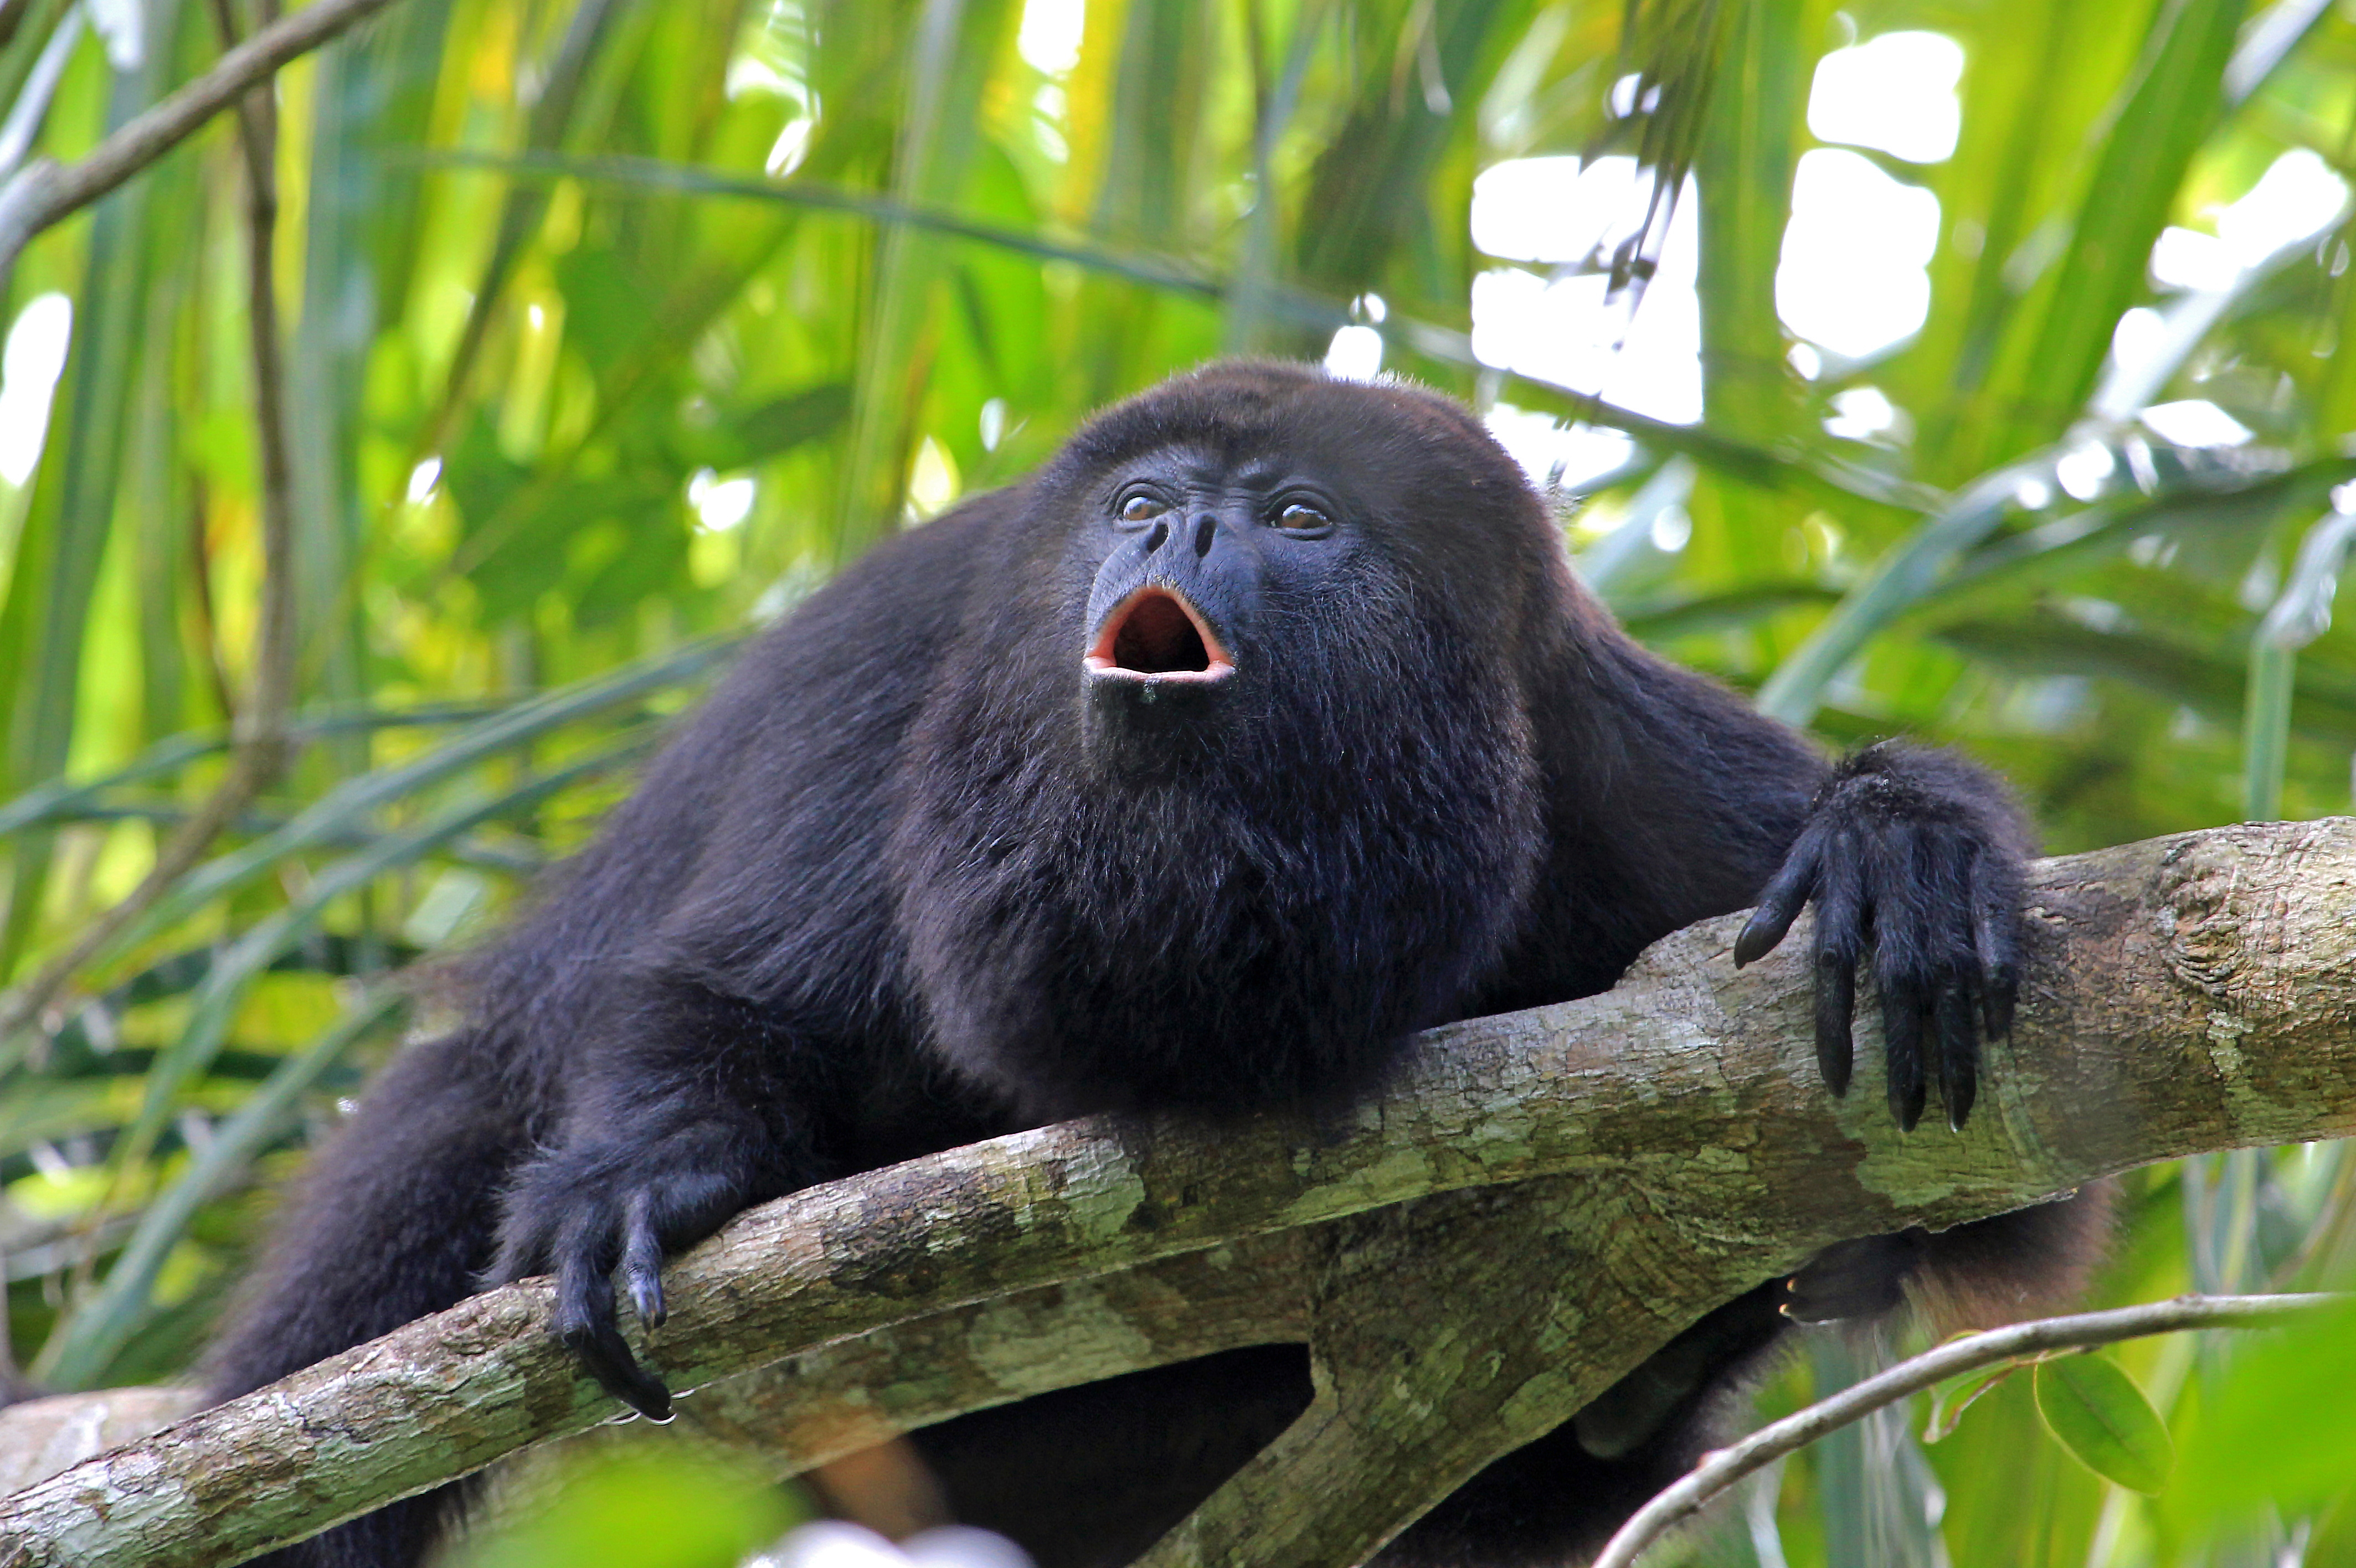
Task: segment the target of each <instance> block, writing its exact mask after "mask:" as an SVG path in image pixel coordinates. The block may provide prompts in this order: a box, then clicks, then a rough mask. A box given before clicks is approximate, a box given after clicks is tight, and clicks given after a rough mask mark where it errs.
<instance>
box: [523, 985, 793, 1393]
mask: <svg viewBox="0 0 2356 1568" xmlns="http://www.w3.org/2000/svg"><path fill="white" fill-rule="evenodd" d="M601 1026H602V1028H603V1029H604V1033H603V1034H602V1035H601V1036H600V1037H598V1038H597V1039H595V1040H592V1041H591V1042H590V1048H589V1050H588V1051H587V1052H586V1053H585V1054H586V1061H585V1063H584V1066H583V1067H582V1069H581V1071H580V1072H579V1074H578V1081H577V1082H575V1083H572V1084H569V1085H567V1093H568V1094H569V1096H570V1098H569V1102H568V1104H567V1106H566V1111H565V1121H564V1126H563V1128H562V1131H561V1132H560V1133H559V1134H558V1136H557V1137H556V1139H555V1142H554V1145H553V1147H550V1148H548V1149H546V1150H544V1151H543V1152H541V1154H539V1155H537V1156H536V1157H534V1158H532V1159H531V1160H530V1162H529V1163H528V1164H526V1165H525V1166H524V1167H523V1168H522V1169H521V1170H520V1171H519V1173H518V1175H517V1176H516V1179H515V1180H514V1181H513V1182H512V1183H510V1184H509V1189H508V1192H507V1195H506V1199H505V1201H504V1204H503V1206H502V1212H501V1215H500V1219H499V1243H498V1261H497V1262H496V1263H495V1264H493V1265H492V1269H491V1276H492V1277H493V1278H494V1279H496V1280H498V1281H501V1282H505V1281H508V1280H512V1279H519V1278H521V1277H523V1276H524V1275H531V1274H541V1273H552V1274H553V1275H555V1276H556V1317H555V1324H554V1328H555V1332H556V1335H557V1337H558V1338H559V1339H562V1340H563V1341H564V1343H565V1344H566V1346H567V1347H569V1348H570V1349H572V1350H573V1353H574V1354H575V1355H577V1356H579V1357H580V1358H581V1360H582V1363H583V1365H584V1367H585V1368H586V1369H587V1371H589V1372H590V1374H591V1375H592V1376H594V1378H596V1380H597V1381H598V1382H599V1383H601V1384H603V1385H604V1387H605V1391H606V1392H609V1393H611V1394H612V1395H613V1396H614V1397H615V1398H616V1399H618V1400H621V1401H622V1402H623V1403H626V1404H628V1405H630V1406H631V1407H632V1408H633V1409H635V1410H637V1412H638V1413H640V1414H642V1415H645V1416H647V1417H648V1419H650V1420H655V1421H663V1420H668V1419H669V1415H670V1391H669V1389H668V1388H667V1387H665V1386H664V1383H663V1381H662V1380H661V1379H660V1378H659V1377H657V1376H656V1375H655V1374H653V1373H652V1372H649V1371H647V1370H646V1368H644V1367H643V1366H641V1365H639V1363H638V1360H637V1356H636V1355H634V1354H633V1353H632V1352H631V1350H630V1348H629V1345H628V1344H627V1342H626V1341H625V1340H624V1339H623V1338H622V1332H621V1328H620V1322H619V1315H618V1312H617V1307H616V1296H615V1290H614V1276H615V1275H616V1274H617V1273H618V1274H619V1275H620V1276H621V1279H622V1283H623V1285H624V1286H625V1288H626V1289H627V1291H628V1293H629V1296H630V1304H631V1306H632V1307H635V1308H636V1309H637V1314H638V1317H639V1318H640V1319H641V1320H642V1321H643V1322H645V1323H646V1324H647V1325H648V1327H649V1328H651V1327H655V1326H657V1325H659V1324H660V1323H661V1322H662V1320H663V1317H664V1316H665V1311H666V1309H665V1307H664V1303H663V1293H662V1273H661V1271H662V1262H663V1259H664V1258H666V1257H667V1256H669V1254H671V1253H676V1252H678V1251H680V1249H681V1248H684V1247H689V1246H692V1245H693V1244H694V1243H697V1242H700V1241H701V1240H702V1239H703V1238H704V1237H706V1236H708V1235H710V1234H712V1232H714V1231H716V1230H718V1229H719V1228H720V1227H721V1225H722V1224H723V1223H724V1222H726V1221H727V1220H728V1219H729V1218H730V1217H731V1216H733V1215H734V1214H736V1213H738V1212H740V1211H743V1210H744V1209H745V1208H747V1207H749V1206H750V1205H752V1204H755V1203H759V1202H764V1201H766V1200H768V1199H771V1198H776V1197H781V1196H783V1195H784V1194H786V1193H787V1192H792V1191H794V1190H796V1189H799V1188H802V1187H807V1186H809V1184H810V1183H811V1182H813V1181H816V1180H819V1179H822V1178H823V1177H824V1176H825V1175H827V1174H829V1173H828V1172H827V1171H825V1170H824V1169H823V1168H821V1166H820V1165H819V1160H818V1157H817V1155H816V1152H815V1148H816V1145H815V1140H814V1138H813V1137H812V1136H811V1130H810V1129H811V1120H810V1118H809V1116H808V1115H807V1114H806V1111H805V1106H804V1103H803V1102H804V1100H805V1097H806V1096H805V1095H804V1093H802V1092H801V1086H802V1085H803V1084H804V1083H806V1082H807V1081H808V1080H809V1078H810V1077H811V1076H813V1075H814V1074H815V1072H817V1071H818V1060H817V1059H818V1056H819V1053H818V1051H816V1050H815V1049H813V1048H812V1047H811V1046H810V1044H809V1042H808V1041H806V1040H800V1039H798V1037H797V1036H796V1035H795V1034H794V1032H793V1031H792V1030H791V1029H789V1028H787V1027H786V1026H785V1025H784V1024H783V1023H782V1022H781V1021H780V1020H779V1019H777V1018H776V1016H774V1015H773V1014H771V1013H769V1012H768V1011H766V1009H765V1008H762V1007H761V1006H760V1005H759V1004H757V1003H755V1002H752V1001H749V1000H746V999H745V998H743V997H733V996H728V995H725V994H723V993H722V992H719V991H716V990H713V989H712V988H711V987H709V986H707V985H705V984H703V983H701V981H700V980H697V979H694V978H691V977H688V976H682V975H678V974H671V973H663V972H651V973H644V974H640V975H637V976H630V977H628V978H627V979H626V980H625V981H624V982H622V983H621V984H619V985H617V987H616V996H615V997H613V998H612V1000H611V1002H610V1004H609V1005H608V1006H607V1007H606V1008H605V1009H604V1012H603V1017H602V1019H601Z"/></svg>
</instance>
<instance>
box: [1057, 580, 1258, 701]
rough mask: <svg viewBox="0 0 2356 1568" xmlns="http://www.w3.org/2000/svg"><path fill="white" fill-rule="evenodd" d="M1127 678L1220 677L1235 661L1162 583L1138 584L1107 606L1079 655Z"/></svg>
mask: <svg viewBox="0 0 2356 1568" xmlns="http://www.w3.org/2000/svg"><path fill="white" fill-rule="evenodd" d="M1081 663H1082V664H1083V665H1085V666H1086V667H1087V670H1088V672H1089V673H1090V674H1092V675H1109V676H1119V677H1126V678H1129V679H1131V680H1143V679H1146V678H1148V677H1151V678H1152V679H1154V680H1223V679H1225V678H1226V677H1228V676H1231V675H1233V674H1235V673H1236V661H1235V659H1234V657H1233V656H1230V655H1229V654H1228V652H1227V650H1226V647H1225V646H1224V645H1221V643H1220V642H1219V635H1218V634H1217V633H1216V632H1214V631H1212V630H1211V626H1210V623H1209V622H1207V621H1205V620H1204V619H1203V613H1202V612H1201V611H1199V610H1197V609H1195V608H1194V606H1193V605H1192V604H1189V603H1186V600H1185V598H1184V596H1183V595H1182V594H1179V593H1176V592H1173V591H1172V590H1170V589H1167V588H1162V587H1156V586H1148V587H1144V588H1141V589H1139V590H1138V591H1137V592H1134V593H1132V594H1130V596H1129V597H1128V598H1126V599H1124V600H1122V601H1121V602H1120V603H1118V604H1116V605H1114V606H1113V608H1112V613H1111V614H1109V615H1107V616H1106V617H1105V618H1104V624H1103V626H1102V627H1100V628H1099V629H1098V632H1097V640H1096V642H1095V643H1094V644H1092V645H1090V646H1089V648H1088V652H1087V657H1086V658H1085V659H1083V660H1082V661H1081Z"/></svg>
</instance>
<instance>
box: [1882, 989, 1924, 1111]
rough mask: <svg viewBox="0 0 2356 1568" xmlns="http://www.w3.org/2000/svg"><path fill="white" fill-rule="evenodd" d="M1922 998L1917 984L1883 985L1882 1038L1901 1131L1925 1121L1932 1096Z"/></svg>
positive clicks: (1893, 1109) (1891, 1106)
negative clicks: (1924, 1044)
mask: <svg viewBox="0 0 2356 1568" xmlns="http://www.w3.org/2000/svg"><path fill="white" fill-rule="evenodd" d="M1928 999H1929V998H1928V997H1925V996H1924V995H1923V991H1922V985H1921V984H1920V983H1919V982H1917V981H1912V980H1901V981H1888V980H1885V981H1884V982H1883V983H1882V986H1881V1037H1882V1042H1883V1046H1884V1050H1885V1052H1886V1054H1887V1056H1888V1059H1889V1062H1890V1115H1892V1116H1895V1117H1896V1118H1898V1125H1899V1128H1900V1129H1901V1131H1904V1132H1910V1133H1911V1132H1912V1131H1913V1130H1914V1124H1915V1123H1917V1122H1919V1121H1921V1120H1922V1105H1923V1102H1924V1099H1925V1098H1926V1096H1927V1095H1928V1093H1929V1083H1928V1081H1927V1079H1926V1078H1925V1076H1924V1068H1923V1061H1922V1013H1923V1004H1924V1003H1925V1002H1926V1001H1927V1000H1928Z"/></svg>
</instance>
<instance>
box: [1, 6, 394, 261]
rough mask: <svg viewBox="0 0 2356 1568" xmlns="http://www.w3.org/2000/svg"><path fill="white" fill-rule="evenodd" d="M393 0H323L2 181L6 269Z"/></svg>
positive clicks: (2, 229) (3, 250) (2, 252)
mask: <svg viewBox="0 0 2356 1568" xmlns="http://www.w3.org/2000/svg"><path fill="white" fill-rule="evenodd" d="M391 3H392V0H315V3H314V4H312V5H305V7H303V9H301V10H300V11H297V12H295V15H293V16H289V17H287V18H286V19H285V20H284V21H282V22H278V23H276V24H274V25H273V26H271V27H264V28H263V29H262V31H261V32H259V33H256V34H255V35H254V36H253V37H251V38H249V39H247V40H246V41H245V42H244V43H242V44H240V45H239V46H238V47H237V48H233V49H231V50H230V51H229V52H228V53H227V54H225V55H223V56H222V57H221V58H220V59H219V60H218V61H216V62H215V63H214V65H213V68H212V69H210V70H209V71H207V72H205V73H204V75H202V76H200V77H198V78H197V79H196V80H193V81H191V82H189V83H187V85H186V86H184V87H182V88H181V89H179V91H176V92H174V93H172V94H171V95H170V96H169V97H167V98H166V99H165V100H164V101H162V102H160V103H158V104H156V105H155V107H154V108H152V109H150V110H148V111H147V112H145V113H143V114H141V115H139V116H138V117H137V118H135V119H134V120H132V121H130V122H128V123H125V124H123V126H121V127H120V128H119V129H117V130H116V131H115V132H114V133H113V134H112V135H111V136H109V137H107V138H106V140H104V141H103V142H101V143H100V144H98V145H97V146H96V147H94V148H92V149H91V152H90V155H88V156H87V157H84V158H81V159H80V160H79V161H77V162H75V163H71V164H59V163H57V162H56V161H55V160H53V159H48V158H43V159H41V160H40V161H38V162H37V163H34V164H31V165H27V167H26V168H25V169H24V170H23V171H22V172H21V173H19V174H18V175H17V176H16V177H15V178H14V179H11V180H10V181H9V182H8V183H7V184H6V185H5V187H0V276H5V275H6V273H7V272H8V270H9V269H10V268H11V267H13V266H15V265H16V257H17V255H18V253H19V252H21V251H23V250H24V249H25V246H26V244H27V242H28V241H29V240H31V239H32V238H33V236H34V235H36V234H38V233H39V232H40V231H41V230H42V229H47V228H48V227H49V225H51V224H53V223H55V222H57V221H58V220H59V219H61V218H64V217H66V216H67V215H68V214H70V213H73V212H77V211H79V210H80V209H81V208H85V207H88V206H89V205H90V204H91V202H93V201H96V200H97V199H98V198H99V197H102V196H104V195H105V194H106V193H107V192H108V191H111V190H112V189H113V188H114V187H117V186H119V185H121V184H122V183H123V181H124V180H127V179H129V178H130V177H131V176H133V175H135V174H137V173H138V172H139V171H140V170H141V169H144V168H145V167H146V166H147V165H150V164H152V163H154V162H155V160H156V159H158V158H160V157H162V156H163V155H165V154H166V153H168V152H170V151H171V150H172V149H173V148H174V147H176V146H177V145H179V144H180V143H181V142H183V141H185V140H187V137H188V135H189V134H190V133H193V132H194V131H195V130H196V129H197V128H198V126H199V125H202V124H203V123H205V122H206V121H208V120H209V119H211V118H212V117H213V116H214V115H215V114H218V113H219V112H220V111H222V110H223V109H226V108H227V107H229V105H230V104H231V103H232V102H234V101H236V100H237V99H238V98H239V97H241V95H242V94H243V93H244V92H245V91H246V90H247V89H248V88H250V87H252V86H253V85H254V84H255V83H256V82H259V81H262V80H267V79H268V78H269V77H270V76H271V74H272V73H273V72H274V71H276V70H277V69H279V68H280V67H281V66H284V65H285V64H286V63H287V62H288V61H289V60H292V59H296V58H297V57H299V56H302V55H305V54H308V53H309V52H310V51H311V50H313V49H316V48H318V47H319V46H320V45H321V44H324V43H326V42H327V40H328V39H330V38H332V37H335V36H336V35H337V34H338V33H340V32H342V31H343V30H344V29H345V28H347V27H350V26H351V25H352V24H353V23H355V22H357V21H359V20H360V19H361V18H363V17H365V16H369V15H371V14H373V13H375V12H378V11H380V10H382V9H384V7H385V6H387V5H391Z"/></svg>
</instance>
